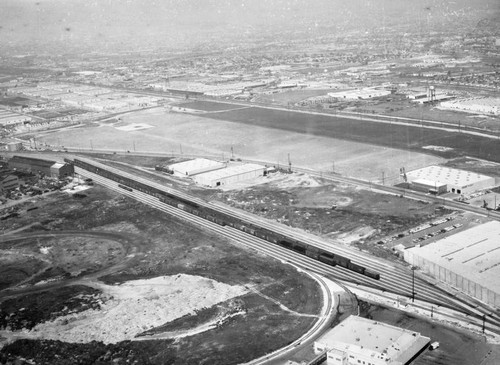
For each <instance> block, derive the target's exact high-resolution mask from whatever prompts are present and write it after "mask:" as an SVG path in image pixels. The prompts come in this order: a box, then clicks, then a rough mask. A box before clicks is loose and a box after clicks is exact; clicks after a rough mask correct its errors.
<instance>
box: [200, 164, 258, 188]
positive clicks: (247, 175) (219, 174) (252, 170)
mask: <svg viewBox="0 0 500 365" xmlns="http://www.w3.org/2000/svg"><path fill="white" fill-rule="evenodd" d="M265 171H266V168H265V167H264V166H261V165H257V164H243V165H233V166H228V167H226V168H225V169H219V170H214V171H210V172H206V173H203V174H198V175H196V176H193V180H194V181H196V183H198V184H200V185H205V186H210V187H212V188H214V187H217V186H222V185H227V184H233V183H236V182H240V181H245V180H248V179H252V178H254V177H258V176H263V175H264V172H265Z"/></svg>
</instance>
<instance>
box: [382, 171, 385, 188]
mask: <svg viewBox="0 0 500 365" xmlns="http://www.w3.org/2000/svg"><path fill="white" fill-rule="evenodd" d="M382 185H385V171H382Z"/></svg>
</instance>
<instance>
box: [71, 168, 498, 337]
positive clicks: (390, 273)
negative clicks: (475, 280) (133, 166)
mask: <svg viewBox="0 0 500 365" xmlns="http://www.w3.org/2000/svg"><path fill="white" fill-rule="evenodd" d="M76 170H77V171H76V172H77V173H80V174H81V175H83V176H87V177H90V178H92V179H94V180H95V181H96V182H98V183H100V184H101V185H103V186H106V187H108V188H111V189H113V190H116V191H119V192H120V193H122V194H124V195H127V196H129V197H131V198H134V199H137V200H139V201H141V202H143V203H146V204H148V205H151V206H153V207H155V208H157V209H160V210H161V211H164V212H166V213H168V214H171V215H174V216H177V217H179V218H182V219H184V220H187V221H189V222H191V223H193V224H196V225H199V226H202V227H204V228H207V229H210V230H212V231H215V232H217V233H219V234H221V235H223V236H225V237H227V238H230V239H232V240H234V241H236V242H238V243H239V244H241V245H244V246H246V247H248V248H250V249H254V250H256V251H258V252H261V253H264V254H266V255H269V256H272V257H275V258H278V259H279V260H282V261H284V262H287V261H288V262H290V263H293V264H295V265H297V266H300V267H303V268H304V269H306V270H311V271H313V272H316V273H319V274H321V275H326V276H330V277H334V278H336V279H337V280H338V281H340V282H341V283H343V284H345V285H348V286H349V285H352V283H353V282H355V283H358V284H361V285H367V286H370V287H374V288H376V289H379V290H385V291H387V292H392V293H395V294H398V295H402V296H404V297H406V298H409V297H410V296H411V284H410V283H411V280H412V279H413V278H412V277H411V276H409V273H408V269H407V268H404V267H397V266H396V267H393V266H391V265H388V264H385V263H382V264H378V265H375V266H372V267H373V268H375V269H377V270H379V271H380V273H381V280H380V283H378V282H377V283H374V280H370V279H368V278H366V277H365V276H363V275H361V274H358V273H356V272H352V271H349V270H347V269H345V268H343V267H339V266H335V267H332V266H329V265H326V264H324V263H321V262H319V261H317V260H314V259H312V258H309V257H307V256H304V255H302V254H299V253H296V252H293V251H290V250H288V249H286V248H283V247H280V246H278V245H273V244H270V243H269V242H268V241H265V240H262V239H260V238H257V237H254V236H251V235H249V234H247V233H245V232H242V231H239V230H237V229H234V228H231V227H229V226H221V225H219V224H216V223H213V222H209V221H207V220H206V219H204V218H200V217H197V216H195V215H193V214H190V213H188V212H185V211H183V210H182V209H178V208H175V207H172V206H170V205H168V204H165V203H162V202H160V201H159V200H158V199H157V198H155V197H153V196H151V195H148V194H146V193H141V192H138V191H135V190H134V191H132V192H130V191H124V190H123V189H121V188H119V187H118V183H116V182H114V181H112V180H109V179H106V178H103V177H101V176H99V175H96V174H93V173H90V172H88V171H86V170H83V169H79V168H77V169H76ZM259 221H260V220H259ZM288 233H289V232H288ZM297 234H298V236H299V237H301V238H304V239H305V238H307V239H311V237H309V236H307V237H305V236H304V235H305V233H301V232H298V233H297ZM318 241H319V240H318ZM319 243H320V244H323V243H322V242H320V241H319ZM354 257H355V258H356V260H357V261H358V262H361V263H366V264H370V265H373V264H374V262H373V261H376V260H373V259H372V258H367V259H366V262H365V261H363V260H364V259H365V257H364V255H359V254H356V253H354ZM409 278H410V279H409ZM395 288H397V289H395ZM415 292H416V293H417V294H418V299H419V300H421V301H426V302H429V303H432V304H435V305H436V306H441V307H445V308H449V309H451V310H455V311H457V312H460V313H462V316H463V314H465V315H466V316H468V317H467V318H468V320H469V323H471V324H473V325H475V326H477V327H481V326H482V324H483V322H482V316H483V315H488V316H489V318H488V321H487V325H486V328H487V329H488V330H491V331H492V332H495V333H500V321H499V320H498V318H497V316H496V315H495V314H493V313H491V311H489V310H487V309H483V308H480V307H478V308H474V307H471V306H469V305H467V304H466V303H463V302H462V301H461V300H458V299H455V298H451V297H450V296H449V295H448V293H446V292H444V291H442V290H441V289H439V288H435V287H432V286H429V284H428V283H427V282H425V281H423V280H420V279H419V278H417V277H416V278H415ZM409 294H410V295H409Z"/></svg>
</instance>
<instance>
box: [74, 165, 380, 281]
mask: <svg viewBox="0 0 500 365" xmlns="http://www.w3.org/2000/svg"><path fill="white" fill-rule="evenodd" d="M66 162H69V163H73V164H74V165H75V166H78V167H80V168H83V169H85V170H87V171H90V172H93V173H95V174H97V175H101V176H103V177H106V178H108V179H110V180H113V181H116V182H118V184H119V185H118V186H120V187H121V188H122V189H126V190H128V191H133V189H135V190H138V191H141V192H143V193H146V194H149V195H152V196H154V197H156V198H158V199H159V200H160V201H161V202H163V203H165V204H168V205H171V206H174V207H176V208H179V209H182V210H184V211H186V212H188V213H190V214H193V215H196V216H199V217H201V218H203V219H206V220H208V221H210V222H213V223H216V224H219V225H221V226H230V227H233V228H235V229H238V230H240V231H243V232H245V233H248V234H250V235H253V236H255V237H258V238H261V239H263V240H266V241H268V242H271V243H273V244H276V245H279V246H282V247H285V248H287V249H289V250H292V251H295V252H298V253H300V254H303V255H305V256H308V257H311V258H313V259H315V260H318V261H321V262H323V263H325V264H327V265H330V266H337V265H338V266H341V267H344V268H346V269H348V270H351V271H354V272H356V273H358V274H361V275H364V276H367V277H369V278H372V279H375V280H379V279H380V274H379V273H377V272H374V271H371V270H370V269H367V268H365V267H364V266H361V265H358V264H356V263H354V262H352V261H351V260H350V259H349V258H347V257H344V256H341V255H338V254H335V253H332V252H329V251H327V250H324V249H321V248H318V247H316V246H314V245H311V244H308V243H306V242H303V241H301V240H297V239H294V238H292V237H288V236H285V235H283V234H281V233H278V232H274V231H273V230H270V229H267V228H265V227H262V226H260V225H258V224H255V223H250V222H247V221H245V220H243V219H242V218H239V217H236V216H233V215H231V214H228V213H225V212H221V211H219V210H216V209H214V208H212V207H210V206H208V205H206V204H199V203H198V202H196V201H194V200H191V199H188V198H185V197H183V196H179V195H178V194H175V193H170V192H167V191H165V190H162V189H158V188H156V187H154V186H150V185H148V184H145V183H142V182H140V181H137V180H135V179H133V178H128V177H125V176H122V175H120V174H117V173H114V172H112V171H110V170H109V169H106V168H104V167H99V166H96V165H94V164H91V163H88V162H85V161H82V160H79V159H75V160H74V161H71V160H66Z"/></svg>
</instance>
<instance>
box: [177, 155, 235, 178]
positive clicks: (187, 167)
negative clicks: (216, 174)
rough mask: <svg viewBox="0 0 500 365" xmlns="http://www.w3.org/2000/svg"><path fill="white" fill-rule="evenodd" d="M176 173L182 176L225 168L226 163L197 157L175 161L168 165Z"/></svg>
mask: <svg viewBox="0 0 500 365" xmlns="http://www.w3.org/2000/svg"><path fill="white" fill-rule="evenodd" d="M168 167H169V168H170V170H172V171H173V172H174V174H177V175H182V176H193V175H197V174H202V173H204V172H208V171H214V170H219V169H223V168H224V167H226V164H225V163H223V162H219V161H214V160H209V159H206V158H195V159H194V160H189V161H184V162H179V163H174V164H172V165H170V166H168Z"/></svg>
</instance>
